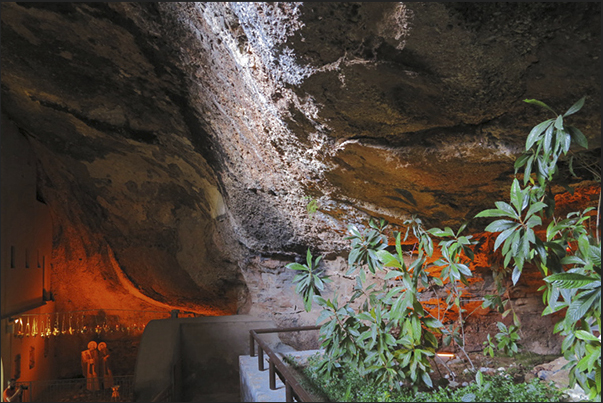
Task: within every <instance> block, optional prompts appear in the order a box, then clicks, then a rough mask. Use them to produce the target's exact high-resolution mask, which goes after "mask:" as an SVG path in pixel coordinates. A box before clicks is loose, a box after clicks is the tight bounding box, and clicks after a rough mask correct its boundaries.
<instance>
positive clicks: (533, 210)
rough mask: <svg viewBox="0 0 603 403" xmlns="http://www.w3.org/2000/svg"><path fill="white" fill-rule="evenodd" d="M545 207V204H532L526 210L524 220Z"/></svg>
mask: <svg viewBox="0 0 603 403" xmlns="http://www.w3.org/2000/svg"><path fill="white" fill-rule="evenodd" d="M546 206H547V205H546V203H543V202H536V203H534V204H532V205H531V206H530V208H529V209H528V212H527V213H526V217H525V218H526V219H528V218H530V216H531V215H532V214H534V213H536V212H538V211H540V210H542V209H543V208H545V207H546Z"/></svg>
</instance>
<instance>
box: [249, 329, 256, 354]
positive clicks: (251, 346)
mask: <svg viewBox="0 0 603 403" xmlns="http://www.w3.org/2000/svg"><path fill="white" fill-rule="evenodd" d="M249 356H250V357H253V356H255V342H254V340H253V330H250V331H249Z"/></svg>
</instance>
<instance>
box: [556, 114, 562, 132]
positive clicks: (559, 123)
mask: <svg viewBox="0 0 603 403" xmlns="http://www.w3.org/2000/svg"><path fill="white" fill-rule="evenodd" d="M555 128H556V129H557V130H563V115H559V116H557V119H555Z"/></svg>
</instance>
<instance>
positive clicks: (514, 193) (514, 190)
mask: <svg viewBox="0 0 603 403" xmlns="http://www.w3.org/2000/svg"><path fill="white" fill-rule="evenodd" d="M522 202H523V194H522V193H521V187H520V186H519V181H518V180H517V179H513V184H512V185H511V204H512V205H513V207H515V211H517V212H518V213H521V211H522V208H521V205H522Z"/></svg>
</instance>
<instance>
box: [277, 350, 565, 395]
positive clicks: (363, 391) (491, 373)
mask: <svg viewBox="0 0 603 403" xmlns="http://www.w3.org/2000/svg"><path fill="white" fill-rule="evenodd" d="M472 355H473V354H472ZM551 358H554V356H541V355H538V354H530V353H528V354H522V355H520V356H516V357H514V358H509V357H504V356H495V357H492V358H490V357H488V358H486V357H484V356H483V355H481V356H480V355H479V354H475V356H474V357H472V359H473V362H474V365H475V364H476V363H479V364H483V365H489V366H482V367H480V369H478V370H480V372H482V376H481V380H480V384H478V383H477V382H476V380H475V379H476V372H473V371H471V370H470V369H469V366H468V364H467V363H465V362H464V361H461V360H459V362H451V363H450V364H448V365H447V367H448V369H446V368H445V366H443V365H442V364H437V363H435V362H434V363H433V368H435V370H434V372H433V373H432V374H431V376H432V378H433V380H434V387H433V388H427V387H425V386H424V387H422V388H419V389H418V390H413V388H412V387H411V386H410V385H403V386H402V387H401V388H400V390H395V389H394V390H390V389H389V387H388V385H387V384H384V383H380V384H375V383H370V382H367V379H366V377H363V376H362V375H361V374H360V373H359V372H358V370H356V369H355V368H340V370H338V371H335V372H334V373H333V374H332V375H331V376H329V375H326V374H324V375H321V374H320V371H319V367H320V364H321V357H320V355H319V354H315V355H314V356H311V357H309V358H308V360H307V361H306V362H299V363H296V362H295V360H288V361H290V362H291V361H293V362H292V364H293V365H294V366H295V367H296V368H297V369H298V370H299V371H300V372H302V373H303V375H304V377H305V382H304V386H305V387H306V388H308V390H309V391H311V393H313V394H314V395H316V396H321V397H322V398H323V399H324V400H325V401H332V402H560V401H569V400H568V398H567V396H565V395H564V394H563V393H562V392H561V391H560V390H559V389H557V388H556V387H555V386H554V384H553V383H552V382H548V383H547V382H544V381H541V380H540V379H538V378H537V377H530V376H528V374H530V373H531V371H532V369H533V366H535V365H539V364H542V363H543V362H545V361H547V360H550V359H551ZM503 368H504V370H503ZM449 370H450V371H452V372H453V373H454V379H455V380H451V374H450V372H449ZM526 378H527V379H529V381H527V382H526V381H525V380H526ZM530 378H531V379H530Z"/></svg>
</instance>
